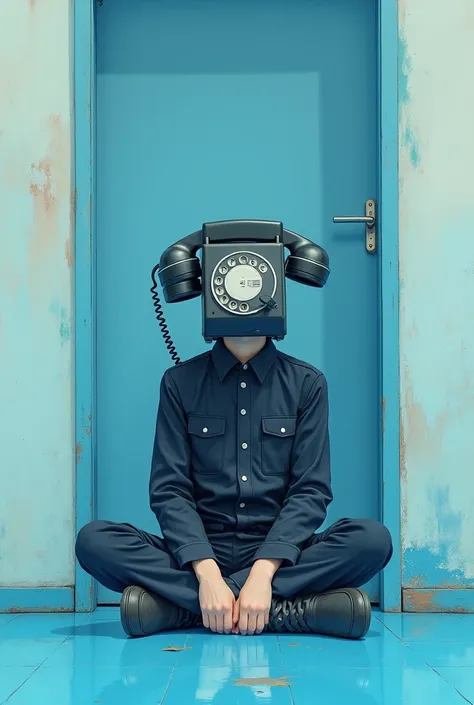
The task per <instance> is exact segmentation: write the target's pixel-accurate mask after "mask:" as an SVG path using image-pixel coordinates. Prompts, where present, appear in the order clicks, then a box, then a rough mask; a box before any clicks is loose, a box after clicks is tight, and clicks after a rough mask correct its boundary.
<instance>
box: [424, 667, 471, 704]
mask: <svg viewBox="0 0 474 705" xmlns="http://www.w3.org/2000/svg"><path fill="white" fill-rule="evenodd" d="M430 668H431V669H432V670H433V671H434V672H435V673H436V675H437V676H439V677H440V678H441V680H443V681H444V682H445V683H447V684H448V685H450V686H451V688H454V690H455V691H456V693H457V694H458V695H460V696H461V698H462V699H463V700H465V701H466V702H467V703H469V705H474V703H473V702H472V700H469V698H466V696H465V695H463V694H462V693H461V691H460V690H458V689H457V688H456V686H455V685H453V683H450V681H448V680H446V678H444V676H442V675H441V673H440V672H439V671H437V670H436V668H434V667H433V666H430ZM438 668H440V666H438Z"/></svg>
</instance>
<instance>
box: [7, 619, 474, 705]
mask: <svg viewBox="0 0 474 705" xmlns="http://www.w3.org/2000/svg"><path fill="white" fill-rule="evenodd" d="M194 701H196V702H201V703H225V704H226V705H232V704H234V703H235V704H238V705H247V703H259V705H265V704H266V703H278V704H282V705H283V704H288V705H290V704H295V705H303V704H308V705H310V704H311V705H313V704H316V703H324V705H379V704H382V703H383V705H399V704H402V703H403V705H415V703H416V705H465V703H466V701H467V702H470V703H474V615H403V616H401V615H391V614H389V615H384V614H379V613H376V614H375V615H374V617H373V620H372V625H371V629H370V631H369V633H368V635H367V637H366V639H365V640H364V641H361V642H349V641H342V640H336V639H326V638H323V637H317V636H295V635H293V636H290V635H285V636H280V637H277V636H274V635H262V636H255V637H238V636H219V635H213V634H210V633H205V632H203V631H195V632H190V633H176V632H175V633H170V634H161V635H157V636H154V637H149V638H147V639H136V640H129V639H126V638H125V636H124V634H123V632H122V630H121V627H120V622H119V619H118V610H117V609H115V608H110V609H107V608H103V609H99V610H96V612H94V613H93V614H92V615H79V614H78V615H72V614H55V615H16V616H14V615H6V614H4V615H0V703H6V702H8V703H9V704H10V703H11V705H93V704H95V703H100V704H101V705H125V704H126V705H130V704H132V703H133V705H152V704H153V705H157V704H158V703H166V705H178V704H180V705H183V704H186V705H187V704H188V703H192V702H194Z"/></svg>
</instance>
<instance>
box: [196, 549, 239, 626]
mask: <svg viewBox="0 0 474 705" xmlns="http://www.w3.org/2000/svg"><path fill="white" fill-rule="evenodd" d="M194 569H195V572H196V576H197V578H198V580H199V604H200V606H201V612H202V623H203V626H204V627H206V629H210V630H211V631H213V632H217V633H218V634H230V633H231V631H232V617H233V612H234V604H235V597H234V593H233V592H232V590H231V589H230V588H229V586H228V585H227V584H226V583H225V581H224V580H223V578H222V575H221V572H220V570H219V567H218V565H217V563H216V562H215V561H202V562H201V563H200V564H197V565H195V566H194Z"/></svg>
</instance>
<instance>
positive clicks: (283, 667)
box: [275, 634, 295, 705]
mask: <svg viewBox="0 0 474 705" xmlns="http://www.w3.org/2000/svg"><path fill="white" fill-rule="evenodd" d="M275 636H276V639H277V644H278V650H279V652H280V668H281V669H282V672H283V673H284V672H285V668H286V664H285V659H284V656H283V648H282V643H281V640H280V635H279V634H276V635H275ZM289 683H290V684H289V686H288V690H289V693H290V701H291V705H295V698H294V696H293V690H292V688H291V682H289Z"/></svg>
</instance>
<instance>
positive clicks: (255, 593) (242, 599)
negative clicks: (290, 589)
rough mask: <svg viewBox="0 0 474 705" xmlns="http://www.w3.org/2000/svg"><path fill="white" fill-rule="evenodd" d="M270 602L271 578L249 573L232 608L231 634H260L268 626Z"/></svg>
mask: <svg viewBox="0 0 474 705" xmlns="http://www.w3.org/2000/svg"><path fill="white" fill-rule="evenodd" d="M271 602H272V581H271V578H270V577H269V576H264V575H258V574H256V573H253V574H252V572H251V573H250V575H249V577H248V578H247V582H246V583H245V585H244V586H243V588H242V590H241V592H240V595H239V599H238V600H237V602H236V604H235V607H234V618H233V622H234V628H233V632H234V633H235V634H237V633H240V634H243V635H245V634H250V635H251V634H261V633H262V632H263V630H264V628H265V627H266V626H267V624H268V620H269V616H270V606H271Z"/></svg>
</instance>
